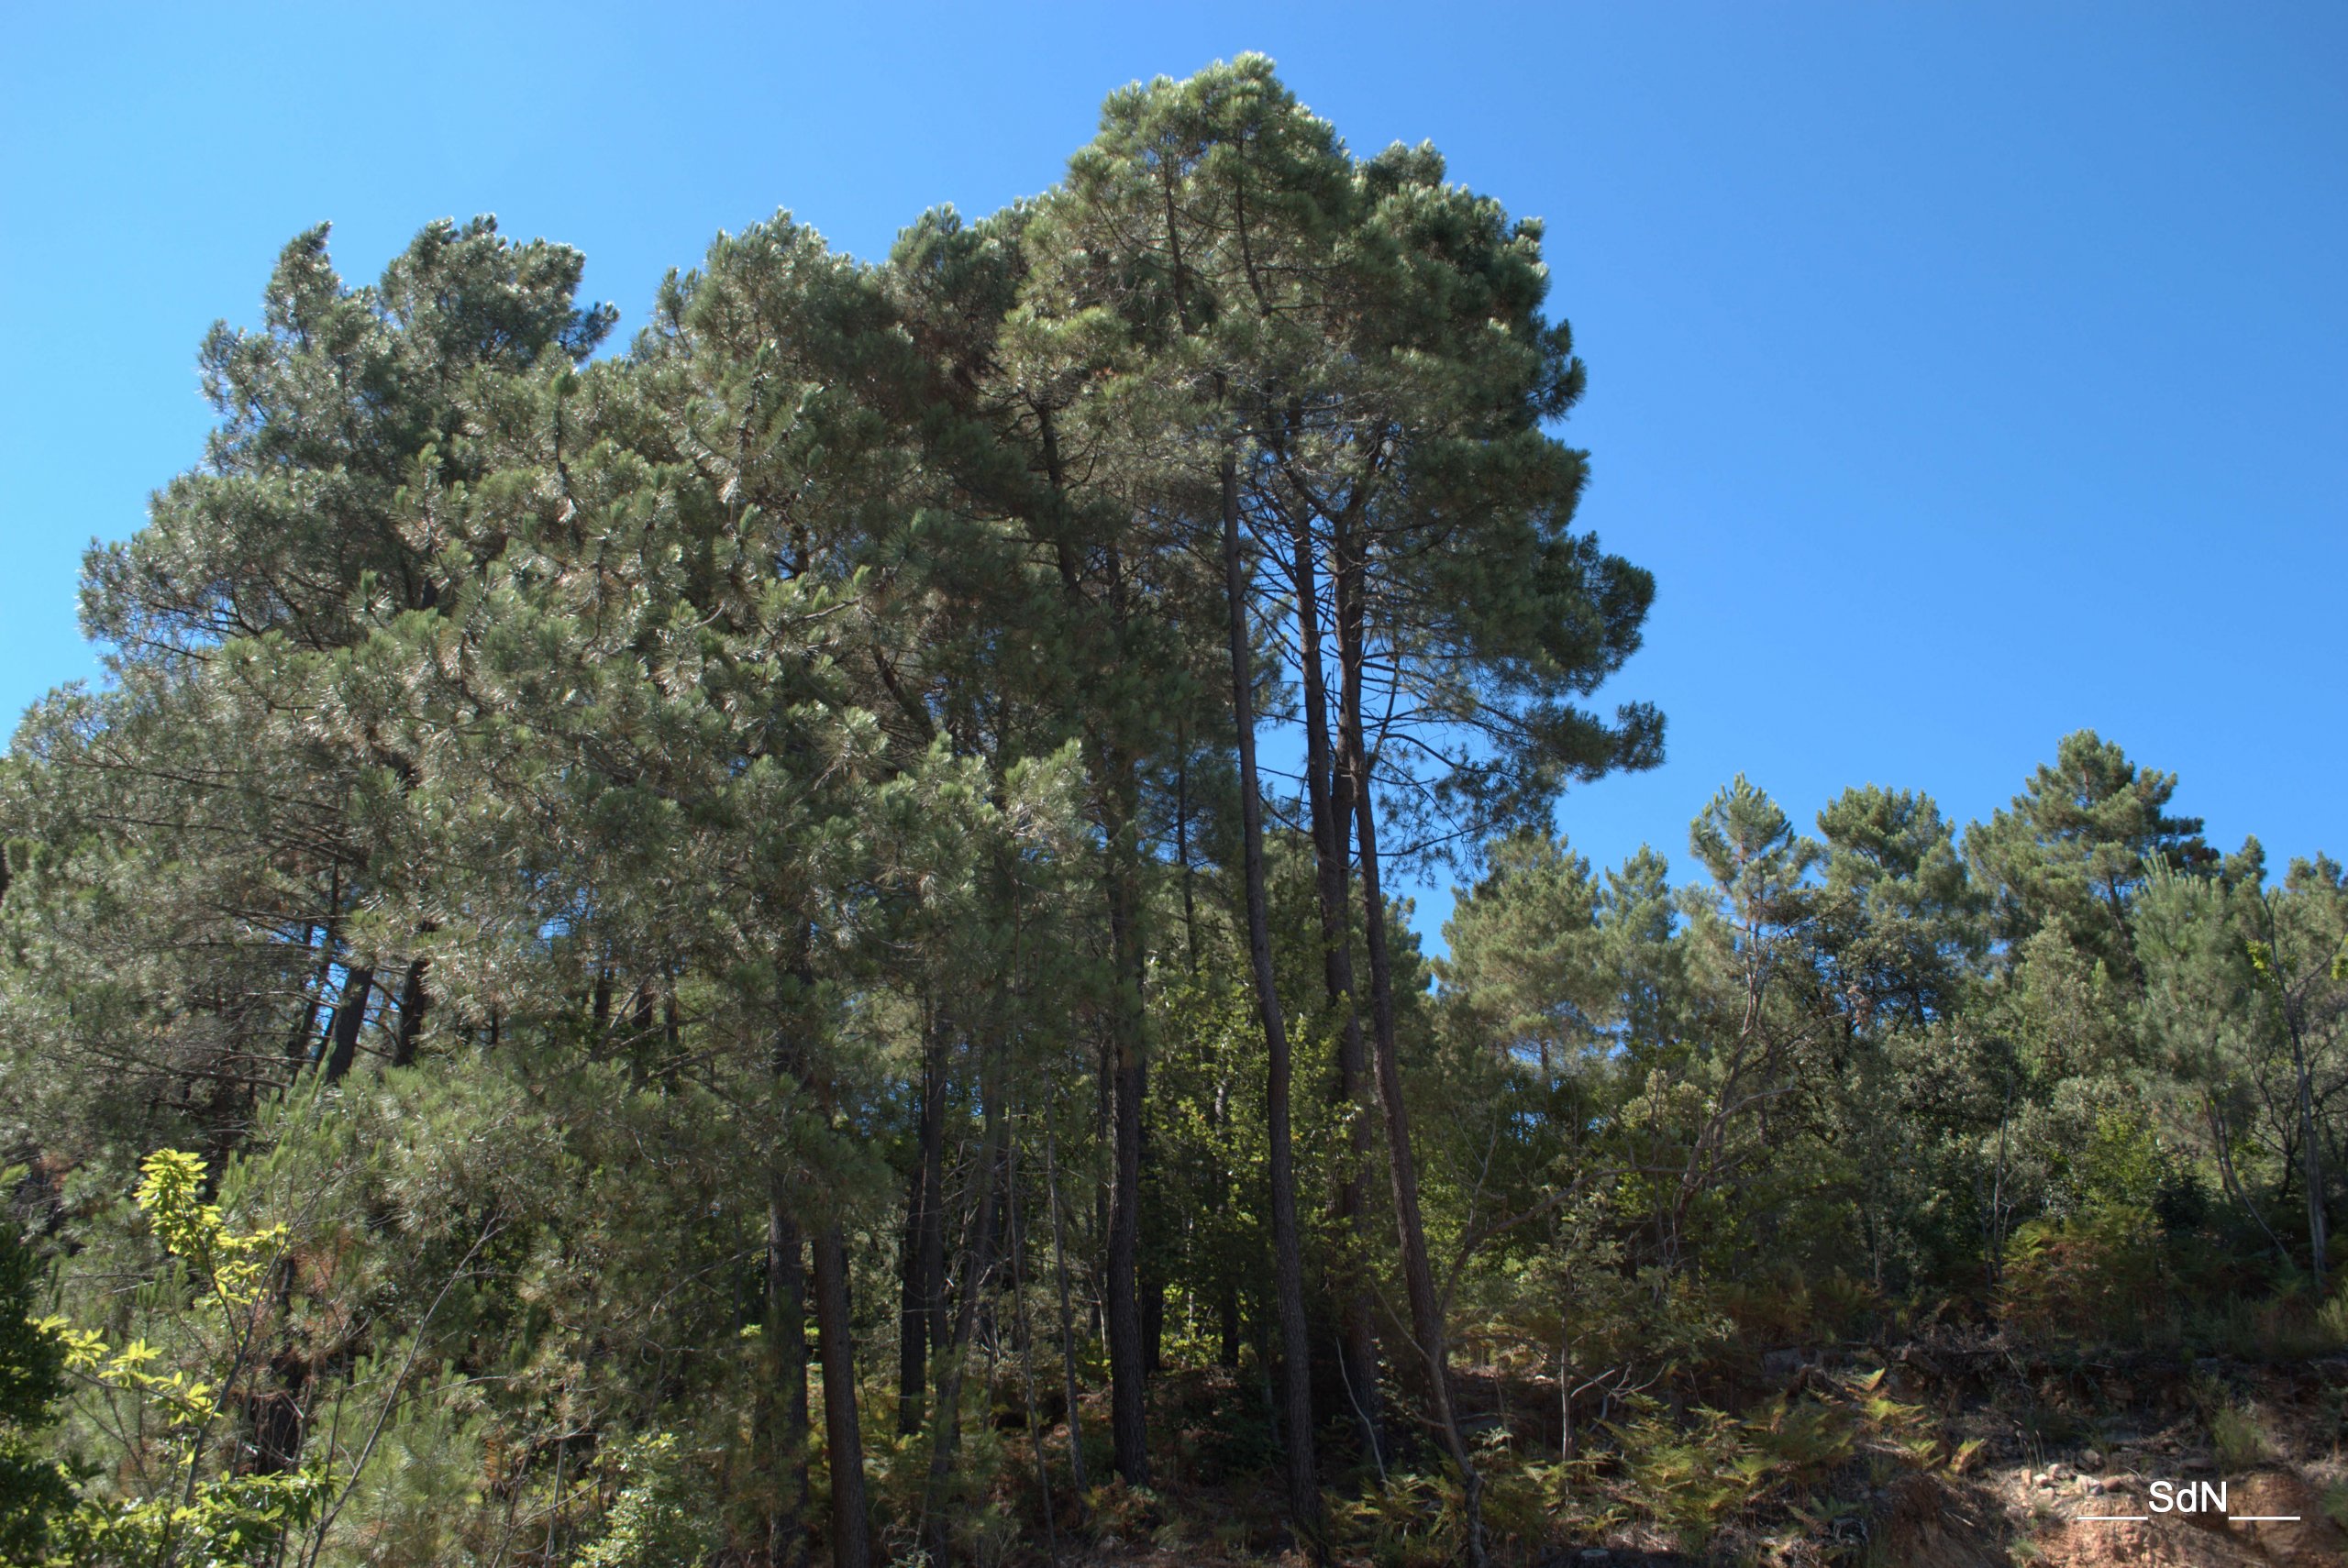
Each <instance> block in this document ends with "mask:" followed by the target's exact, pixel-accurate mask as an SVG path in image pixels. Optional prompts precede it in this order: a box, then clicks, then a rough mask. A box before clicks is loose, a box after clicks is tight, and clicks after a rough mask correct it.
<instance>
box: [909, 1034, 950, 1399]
mask: <svg viewBox="0 0 2348 1568" xmlns="http://www.w3.org/2000/svg"><path fill="white" fill-rule="evenodd" d="M950 1033H951V1029H950V1026H949V1025H948V1024H947V1021H946V1020H945V1019H944V1018H942V1017H936V1018H933V1019H932V1020H931V1021H930V1025H929V1031H928V1035H929V1037H928V1039H927V1040H926V1041H925V1043H924V1049H923V1052H922V1096H921V1125H920V1130H919V1140H920V1151H919V1153H920V1159H919V1163H918V1165H916V1167H915V1169H914V1179H913V1190H912V1192H911V1193H910V1194H909V1195H908V1197H907V1200H906V1207H907V1209H908V1212H907V1214H906V1216H905V1258H904V1274H905V1284H904V1302H903V1309H902V1313H901V1321H902V1327H901V1331H900V1336H901V1337H900V1339H899V1342H898V1352H897V1430H898V1433H899V1434H900V1435H901V1436H904V1437H911V1436H913V1434H914V1433H915V1432H917V1431H919V1430H921V1423H922V1414H923V1400H924V1396H925V1394H926V1393H927V1390H928V1384H929V1357H930V1354H931V1352H932V1351H933V1350H934V1349H936V1348H937V1347H939V1346H941V1345H943V1343H944V1342H945V1337H946V1335H945V1328H946V1325H945V1321H944V1320H945V1317H946V1296H945V1291H946V1203H945V1194H944V1189H945V1185H946V1053H947V1039H948V1037H949V1036H950Z"/></svg>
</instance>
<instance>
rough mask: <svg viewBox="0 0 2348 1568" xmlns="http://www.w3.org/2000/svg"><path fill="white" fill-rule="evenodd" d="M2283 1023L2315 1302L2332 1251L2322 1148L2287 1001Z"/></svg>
mask: <svg viewBox="0 0 2348 1568" xmlns="http://www.w3.org/2000/svg"><path fill="white" fill-rule="evenodd" d="M2281 1006H2282V1008H2283V1021H2284V1024H2285V1026H2286V1027H2287V1028H2288V1029H2289V1031H2290V1033H2291V1066H2292V1069H2293V1071H2294V1072H2295V1073H2296V1074H2297V1076H2298V1089H2299V1093H2298V1100H2299V1138H2300V1142H2301V1144H2302V1149H2301V1153H2300V1155H2299V1163H2300V1179H2301V1180H2303V1181H2304V1182H2306V1184H2307V1189H2308V1256H2309V1266H2310V1267H2311V1268H2312V1270H2313V1271H2314V1275H2315V1294H2316V1297H2317V1299H2318V1300H2320V1299H2322V1298H2323V1297H2324V1295H2325V1293H2326V1292H2325V1286H2324V1264H2325V1263H2326V1262H2327V1261H2328V1257H2329V1254H2330V1253H2331V1237H2330V1236H2329V1235H2328V1234H2327V1233H2326V1226H2325V1221H2324V1212H2323V1145H2322V1143H2321V1142H2320V1140H2319V1139H2318V1138H2317V1136H2316V1125H2315V1094H2314V1089H2313V1085H2312V1082H2311V1080H2312V1078H2313V1077H2314V1075H2313V1073H2312V1072H2311V1071H2310V1070H2309V1066H2308V1056H2307V1046H2306V1043H2305V1042H2303V1041H2302V1040H2301V1039H2300V1038H2299V1023H2298V1019H2296V1018H2294V1017H2293V1016H2291V1011H2290V1006H2291V1003H2290V999H2289V998H2288V997H2284V998H2282V999H2281Z"/></svg>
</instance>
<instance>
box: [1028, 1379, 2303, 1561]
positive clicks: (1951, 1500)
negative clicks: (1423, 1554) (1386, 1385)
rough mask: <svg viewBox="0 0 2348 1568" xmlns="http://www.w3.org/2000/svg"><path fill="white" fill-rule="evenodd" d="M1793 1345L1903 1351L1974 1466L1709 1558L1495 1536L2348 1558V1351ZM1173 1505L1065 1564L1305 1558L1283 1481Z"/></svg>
mask: <svg viewBox="0 0 2348 1568" xmlns="http://www.w3.org/2000/svg"><path fill="white" fill-rule="evenodd" d="M1791 1359H1793V1360H1795V1361H1796V1362H1797V1364H1798V1367H1797V1370H1796V1371H1795V1372H1794V1373H1793V1375H1792V1377H1791V1379H1790V1380H1789V1387H1791V1388H1796V1389H1798V1388H1799V1387H1800V1385H1801V1384H1802V1382H1803V1381H1804V1380H1805V1379H1817V1378H1819V1377H1821V1376H1822V1375H1824V1376H1829V1377H1831V1376H1834V1375H1837V1374H1838V1372H1851V1371H1856V1370H1859V1369H1861V1368H1872V1367H1874V1366H1887V1367H1888V1375H1887V1377H1886V1379H1885V1384H1884V1386H1885V1388H1886V1390H1887V1391H1888V1393H1889V1394H1890V1395H1891V1397H1895V1398H1897V1399H1899V1400H1900V1401H1902V1402H1903V1403H1907V1404H1911V1405H1913V1406H1915V1407H1918V1408H1921V1409H1922V1410H1923V1411H1925V1412H1926V1413H1927V1414H1928V1416H1929V1418H1930V1420H1931V1422H1932V1424H1933V1428H1934V1429H1935V1430H1937V1432H1938V1434H1939V1435H1940V1437H1941V1438H1942V1440H1943V1442H1944V1452H1958V1451H1959V1450H1960V1448H1961V1447H1964V1446H1965V1445H1970V1446H1969V1451H1968V1452H1966V1456H1965V1459H1964V1461H1963V1463H1959V1464H1957V1465H1955V1466H1951V1465H1947V1464H1943V1465H1939V1466H1937V1467H1935V1468H1933V1469H1929V1470H1914V1471H1911V1472H1910V1473H1908V1474H1904V1475H1901V1476H1899V1477H1898V1478H1897V1479H1893V1480H1890V1481H1889V1482H1888V1484H1885V1485H1876V1484H1873V1483H1871V1482H1870V1480H1869V1479H1867V1478H1866V1477H1864V1476H1862V1475H1860V1474H1857V1472H1856V1470H1854V1472H1853V1473H1852V1474H1845V1475H1843V1476H1841V1477H1838V1478H1837V1479H1836V1480H1835V1481H1834V1482H1833V1483H1832V1484H1830V1485H1825V1486H1822V1488H1821V1494H1820V1495H1821V1496H1825V1495H1826V1494H1827V1493H1828V1492H1830V1491H1831V1492H1833V1493H1834V1494H1837V1495H1839V1496H1844V1497H1849V1496H1856V1497H1859V1498H1862V1499H1864V1500H1865V1501H1864V1506H1863V1507H1861V1508H1860V1509H1859V1510H1858V1511H1857V1512H1855V1513H1853V1512H1850V1511H1847V1510H1846V1511H1844V1512H1843V1513H1842V1514H1841V1516H1840V1517H1839V1518H1835V1519H1834V1520H1833V1523H1832V1525H1831V1526H1830V1527H1829V1528H1827V1529H1822V1530H1817V1531H1811V1530H1805V1529H1802V1528H1800V1523H1799V1517H1798V1514H1797V1511H1796V1510H1797V1509H1798V1508H1799V1507H1800V1504H1801V1502H1803V1501H1808V1499H1801V1500H1797V1499H1789V1498H1786V1497H1783V1496H1780V1497H1778V1498H1777V1499H1775V1500H1774V1501H1773V1502H1772V1503H1771V1504H1770V1505H1769V1506H1767V1507H1761V1508H1756V1509H1754V1510H1750V1511H1748V1512H1746V1513H1744V1514H1740V1515H1737V1516H1734V1517H1732V1518H1728V1519H1726V1520H1725V1521H1723V1526H1722V1529H1719V1531H1718V1532H1717V1533H1716V1534H1715V1535H1714V1536H1713V1538H1712V1540H1711V1543H1710V1545H1709V1546H1708V1547H1707V1548H1706V1549H1705V1550H1704V1551H1702V1552H1700V1553H1697V1554H1689V1553H1688V1552H1687V1551H1684V1550H1678V1549H1676V1548H1675V1544H1674V1542H1673V1539H1672V1537H1671V1535H1670V1534H1669V1533H1668V1532H1667V1530H1665V1529H1662V1528H1660V1527H1659V1526H1657V1525H1656V1524H1653V1523H1651V1522H1647V1523H1643V1522H1641V1521H1639V1520H1638V1519H1637V1518H1635V1517H1633V1518H1623V1519H1620V1520H1619V1522H1616V1523H1614V1524H1612V1525H1610V1526H1609V1527H1608V1528H1607V1529H1604V1530H1603V1531H1601V1532H1599V1533H1598V1534H1596V1535H1595V1536H1594V1537H1586V1538H1585V1539H1583V1540H1578V1541H1567V1542H1563V1543H1556V1544H1550V1545H1546V1546H1544V1547H1540V1548H1534V1549H1525V1548H1522V1547H1520V1548H1517V1549H1515V1550H1513V1551H1509V1550H1502V1551H1496V1552H1495V1562H1496V1563H1498V1564H1502V1565H1505V1568H1633V1565H1642V1564H1643V1565H1653V1568H1661V1565H1664V1564H1687V1565H1710V1564H1740V1565H1742V1564H1751V1565H1754V1568H1811V1565H1817V1568H1825V1565H1828V1564H1836V1563H1857V1564H1868V1565H1873V1568H1994V1565H1999V1564H2031V1565H2034V1568H2119V1565H2122V1564H2126V1565H2131V1568H2249V1565H2252V1564H2283V1565H2288V1568H2315V1565H2322V1568H2348V1529H2342V1523H2343V1522H2348V1521H2343V1518H2342V1516H2343V1515H2348V1356H2331V1357H2323V1358H2316V1359H2312V1360H2304V1361H2296V1362H2275V1363H2262V1362H2254V1361H2243V1360H2236V1359H2233V1358H2229V1357H2217V1358H2207V1357H2205V1358H2201V1359H2198V1360H2188V1359H2186V1358H2183V1357H2180V1356H2179V1355H2177V1354H2176V1353H2105V1354H2097V1353H2081V1352H2072V1353H2047V1352H2044V1351H2031V1350H2026V1349H2023V1348H2021V1347H2018V1346H2014V1345H2010V1344H2009V1343H2007V1342H2004V1341H2003V1340H2002V1339H2000V1338H1996V1337H1990V1336H1985V1335H1976V1336H1973V1337H1971V1338H1969V1339H1968V1338H1966V1336H1963V1335H1961V1334H1954V1333H1950V1334H1944V1335H1942V1336H1940V1337H1938V1338H1936V1339H1934V1340H1932V1341H1929V1342H1924V1341H1920V1342H1912V1343H1909V1344H1904V1345H1899V1346H1897V1347H1889V1348H1888V1353H1887V1348H1886V1347H1862V1346H1851V1347H1846V1348H1844V1349H1840V1350H1837V1349H1805V1350H1802V1351H1800V1353H1798V1355H1797V1356H1795V1357H1793V1358H1791ZM1780 1364H1782V1362H1781V1363H1780ZM1538 1393H1539V1389H1538V1387H1537V1386H1530V1385H1529V1386H1525V1387H1523V1389H1521V1390H1520V1393H1519V1395H1518V1396H1516V1398H1517V1400H1518V1402H1519V1403H1520V1405H1532V1406H1533V1408H1537V1404H1536V1403H1534V1400H1535V1399H1537V1396H1538ZM1552 1436H1553V1437H1554V1433H1553V1434H1552ZM1493 1458H1494V1461H1495V1463H1498V1462H1499V1458H1500V1456H1499V1455H1498V1454H1495V1455H1494V1456H1493ZM2156 1482H2157V1483H2166V1484H2167V1486H2168V1490H2169V1491H2170V1492H2171V1493H2175V1492H2179V1491H2182V1490H2183V1489H2184V1488H2185V1487H2186V1486H2187V1484H2191V1485H2192V1486H2193V1487H2194V1491H2193V1492H2192V1493H2191V1494H2188V1495H2189V1496H2194V1497H2195V1498H2196V1500H2200V1487H2201V1485H2202V1484H2204V1483H2208V1484H2212V1485H2214V1484H2219V1483H2222V1484H2223V1485H2224V1487H2225V1507H2224V1510H2223V1511H2222V1512H2219V1511H2217V1510H2216V1509H2215V1508H2214V1507H2210V1508H2206V1509H2203V1510H2199V1511H2182V1510H2165V1511H2155V1507H2156V1504H2157V1502H2158V1501H2159V1499H2160V1496H2161V1494H2160V1493H2158V1492H2156V1491H2155V1490H2154V1483H2156ZM1259 1492H1260V1493H1261V1495H1260V1496H1259V1495H1258V1493H1259ZM1166 1500H1167V1502H1168V1504H1169V1505H1170V1507H1168V1516H1169V1518H1168V1527H1169V1528H1158V1529H1135V1530H1131V1531H1129V1532H1128V1536H1127V1539H1125V1540H1113V1539H1108V1540H1098V1542H1097V1543H1096V1544H1095V1545H1092V1546H1091V1547H1089V1548H1087V1549H1085V1550H1084V1551H1081V1552H1074V1551H1071V1552H1070V1553H1069V1554H1068V1555H1066V1556H1064V1557H1062V1558H1061V1559H1060V1562H1061V1563H1062V1564H1063V1568H1066V1565H1069V1564H1080V1565H1082V1568H1225V1565H1228V1568H1243V1565H1246V1568H1271V1565H1277V1568H1305V1559H1304V1558H1303V1557H1302V1556H1301V1554H1300V1553H1298V1552H1296V1551H1292V1550H1289V1551H1282V1550H1280V1549H1279V1548H1278V1547H1272V1546H1268V1543H1267V1541H1266V1539H1265V1537H1264V1536H1263V1535H1261V1534H1259V1533H1258V1532H1257V1530H1255V1529H1249V1528H1247V1527H1246V1521H1248V1520H1261V1521H1264V1522H1265V1523H1266V1524H1267V1525H1268V1524H1269V1522H1270V1521H1271V1520H1272V1519H1273V1518H1276V1517H1277V1513H1278V1502H1277V1498H1276V1496H1274V1495H1273V1493H1272V1492H1271V1491H1270V1489H1269V1488H1268V1487H1259V1486H1251V1485H1246V1484H1245V1483H1242V1482H1240V1481H1239V1480H1238V1478H1237V1477H1232V1478H1230V1479H1229V1480H1227V1481H1226V1482H1225V1483H1224V1485H1221V1486H1214V1485H1208V1486H1199V1487H1196V1488H1192V1487H1179V1488H1170V1489H1169V1493H1168V1496H1167V1498H1166ZM1789 1503H1792V1504H1793V1505H1794V1507H1789V1506H1788V1505H1789ZM1827 1511H1828V1510H1826V1509H1822V1508H1812V1509H1811V1512H1812V1513H1813V1514H1824V1513H1826V1512H1827ZM1618 1512H1619V1510H1618ZM2254 1516H2264V1517H2257V1518H2254ZM2272 1516H2296V1518H2274V1517H2272ZM1789 1527H1790V1528H1789ZM1250 1538H1252V1539H1250ZM1381 1555H1382V1556H1383V1557H1384V1558H1386V1560H1388V1561H1392V1562H1401V1561H1410V1562H1415V1561H1417V1559H1416V1558H1415V1556H1411V1557H1406V1558H1394V1557H1393V1556H1392V1554H1391V1553H1387V1554H1381ZM1380 1560H1381V1559H1380V1556H1372V1555H1368V1554H1344V1555H1341V1557H1340V1559H1339V1561H1340V1562H1342V1563H1344V1564H1345V1568H1379V1563H1380Z"/></svg>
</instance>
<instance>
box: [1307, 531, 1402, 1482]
mask: <svg viewBox="0 0 2348 1568" xmlns="http://www.w3.org/2000/svg"><path fill="white" fill-rule="evenodd" d="M1292 545H1293V549H1294V560H1293V567H1292V572H1293V581H1294V585H1295V589H1296V608H1297V642H1298V663H1299V664H1300V665H1301V671H1300V673H1301V676H1302V685H1303V694H1304V792H1305V800H1306V804H1307V805H1308V807H1309V808H1310V810H1311V812H1312V858H1313V867H1314V871H1315V873H1316V875H1315V877H1314V886H1315V889H1316V891H1317V892H1318V893H1319V895H1320V904H1321V979H1322V989H1323V991H1324V994H1325V996H1326V998H1327V1000H1328V1006H1329V1010H1330V1012H1331V1014H1332V1015H1333V1016H1334V1017H1335V1020H1336V1022H1337V1082H1336V1094H1337V1104H1338V1106H1339V1108H1340V1109H1341V1110H1345V1111H1346V1113H1347V1115H1346V1123H1347V1137H1348V1139H1349V1141H1350V1146H1351V1148H1352V1151H1353V1159H1352V1161H1351V1163H1350V1164H1348V1165H1343V1166H1341V1167H1340V1170H1339V1176H1338V1179H1337V1185H1336V1192H1335V1210H1336V1217H1337V1220H1338V1222H1339V1223H1340V1224H1341V1225H1342V1226H1343V1227H1345V1229H1346V1231H1348V1232H1349V1233H1350V1235H1351V1239H1352V1241H1353V1242H1354V1245H1355V1248H1356V1255H1355V1256H1354V1257H1351V1258H1347V1259H1346V1260H1344V1261H1343V1262H1341V1263H1340V1264H1339V1266H1338V1270H1337V1291H1336V1294H1337V1298H1338V1299H1337V1323H1338V1331H1339V1335H1338V1359H1339V1363H1340V1366H1339V1370H1340V1372H1341V1373H1342V1374H1343V1375H1344V1377H1345V1380H1346V1389H1347V1392H1348V1393H1349V1395H1350V1397H1351V1399H1352V1403H1353V1405H1354V1408H1355V1411H1356V1413H1357V1416H1358V1417H1359V1419H1360V1420H1361V1424H1362V1437H1363V1441H1365V1442H1366V1443H1368V1447H1369V1449H1370V1457H1371V1458H1372V1459H1373V1460H1374V1461H1376V1462H1377V1463H1378V1464H1379V1468H1380V1469H1381V1470H1382V1469H1383V1468H1384V1466H1385V1458H1386V1453H1385V1445H1386V1436H1385V1430H1384V1416H1383V1412H1382V1410H1381V1408H1380V1394H1379V1375H1378V1332H1377V1328H1376V1321H1377V1320H1376V1306H1375V1303H1374V1301H1373V1299H1372V1297H1371V1293H1370V1288H1369V1282H1368V1280H1367V1279H1365V1278H1363V1277H1362V1273H1361V1264H1360V1259H1361V1257H1362V1256H1364V1255H1367V1253H1368V1247H1369V1244H1370V1218H1369V1167H1370V1161H1371V1159H1372V1158H1373V1155H1374V1153H1375V1148H1374V1144H1375V1139H1374V1136H1373V1134H1372V1132H1371V1131H1370V1116H1371V1106H1370V1103H1369V1100H1370V1086H1369V1075H1368V1051H1367V1050H1366V1048H1365V1047H1364V1045H1363V1043H1362V1033H1361V1010H1360V1009H1359V1008H1358V1007H1357V1005H1356V1004H1355V991H1354V946H1353V917H1352V915H1351V914H1350V913H1349V912H1348V911H1347V909H1346V902H1347V899H1346V894H1347V890H1348V889H1347V884H1348V883H1349V882H1350V881H1351V880H1352V877H1351V869H1352V868H1351V865H1350V861H1351V858H1352V849H1353V822H1352V816H1353V780H1352V777H1351V775H1350V773H1349V772H1348V771H1346V770H1343V769H1340V768H1338V767H1336V765H1335V757H1334V756H1333V752H1332V747H1331V745H1330V739H1329V695H1328V682H1327V678H1326V676H1325V675H1324V671H1323V664H1322V648H1321V593H1320V581H1319V578H1320V569H1319V566H1318V563H1317V562H1316V561H1315V559H1314V553H1313V547H1312V526H1311V524H1310V522H1309V521H1308V520H1307V519H1306V518H1305V517H1304V516H1303V515H1302V514H1301V513H1300V515H1299V517H1298V519H1297V521H1296V524H1295V526H1294V532H1293V537H1292Z"/></svg>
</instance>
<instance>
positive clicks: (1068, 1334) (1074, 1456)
mask: <svg viewBox="0 0 2348 1568" xmlns="http://www.w3.org/2000/svg"><path fill="white" fill-rule="evenodd" d="M1044 1196H1045V1199H1046V1201H1047V1202H1048V1203H1050V1205H1051V1209H1052V1272H1053V1273H1054V1274H1055V1275H1058V1283H1059V1292H1060V1375H1061V1376H1062V1378H1064V1379H1065V1380H1066V1382H1067V1385H1068V1386H1067V1389H1066V1390H1065V1392H1066V1394H1067V1397H1068V1473H1069V1480H1070V1481H1071V1482H1073V1483H1074V1484H1075V1486H1076V1506H1077V1508H1078V1510H1079V1512H1081V1511H1082V1509H1083V1507H1084V1494H1085V1493H1086V1492H1087V1491H1088V1490H1090V1488H1089V1487H1088V1486H1087V1485H1086V1484H1085V1479H1084V1420H1083V1417H1082V1416H1081V1414H1080V1408H1079V1406H1078V1404H1077V1397H1078V1396H1079V1395H1080V1393H1081V1392H1082V1389H1081V1388H1080V1386H1079V1385H1078V1383H1077V1378H1076V1315H1075V1313H1074V1312H1072V1311H1071V1310H1069V1298H1068V1232H1067V1230H1066V1228H1065V1227H1064V1226H1063V1224H1062V1223H1061V1220H1060V1177H1059V1165H1058V1161H1057V1160H1056V1159H1055V1158H1054V1157H1053V1154H1052V1134H1051V1130H1050V1129H1049V1128H1048V1127H1047V1128H1046V1129H1045V1131H1044Z"/></svg>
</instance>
